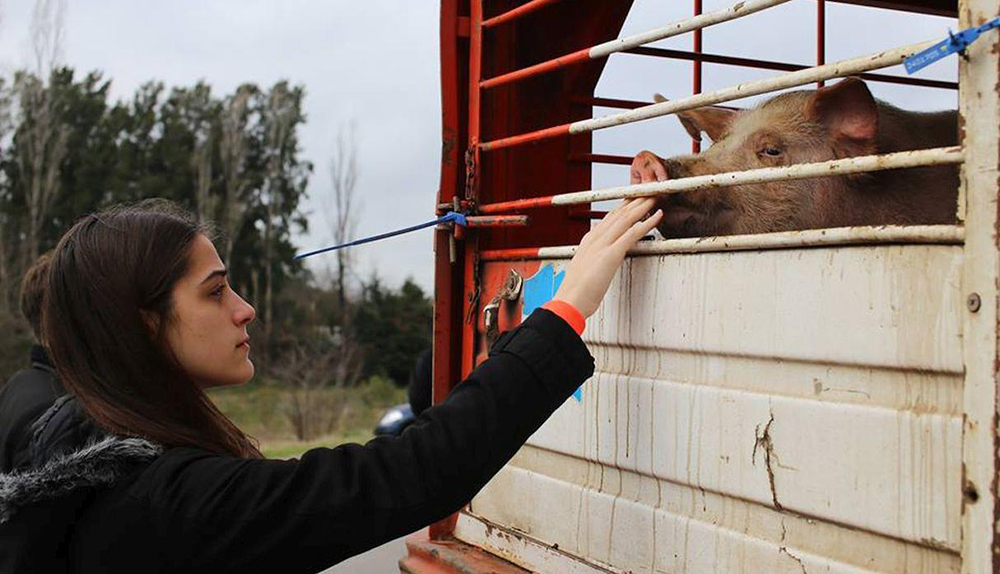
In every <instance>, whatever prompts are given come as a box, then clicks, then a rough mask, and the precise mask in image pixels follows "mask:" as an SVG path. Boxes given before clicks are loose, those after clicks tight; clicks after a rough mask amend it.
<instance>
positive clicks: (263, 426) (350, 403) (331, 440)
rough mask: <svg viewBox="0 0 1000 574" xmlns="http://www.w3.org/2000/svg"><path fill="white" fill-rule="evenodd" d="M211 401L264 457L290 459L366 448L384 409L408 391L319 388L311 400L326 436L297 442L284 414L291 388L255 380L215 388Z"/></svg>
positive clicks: (380, 386) (381, 383)
mask: <svg viewBox="0 0 1000 574" xmlns="http://www.w3.org/2000/svg"><path fill="white" fill-rule="evenodd" d="M209 396H211V397H212V400H213V401H214V402H215V404H216V405H217V406H218V407H219V409H220V410H221V411H222V412H223V413H225V415H226V416H228V417H229V418H230V420H232V421H233V422H234V423H236V425H237V426H238V427H240V428H241V429H243V431H244V432H246V433H247V434H249V435H250V436H252V437H254V438H256V439H257V440H259V441H260V446H261V451H262V452H263V453H264V455H265V456H267V457H268V458H294V457H298V456H300V455H301V454H302V453H304V452H305V451H307V450H309V449H311V448H317V447H332V446H336V445H338V444H343V443H347V442H358V443H364V442H366V441H367V440H368V439H370V438H371V437H372V430H373V429H374V428H375V424H376V423H377V422H378V419H379V417H381V416H382V413H383V412H385V410H386V409H387V408H389V407H391V406H393V405H397V404H399V403H403V402H406V390H405V389H400V388H397V387H395V386H394V385H393V384H392V382H391V381H389V380H388V379H385V378H381V377H372V378H371V379H369V380H368V381H365V382H363V383H361V384H359V385H358V386H356V387H352V388H325V389H318V390H316V391H315V394H314V395H312V397H311V400H312V401H313V404H316V405H318V406H319V413H318V416H322V417H323V424H322V425H320V426H322V427H323V428H324V431H325V432H322V433H319V434H320V436H318V437H315V438H310V439H309V440H299V439H298V438H297V437H296V435H295V428H294V426H293V424H292V420H291V417H290V416H289V414H288V413H289V411H290V406H291V405H292V401H293V399H294V391H293V390H292V389H291V388H289V387H286V386H284V385H281V384H280V383H277V382H274V381H267V380H261V379H258V380H256V381H254V382H253V383H249V384H247V385H243V386H240V387H235V388H221V389H213V390H211V391H209Z"/></svg>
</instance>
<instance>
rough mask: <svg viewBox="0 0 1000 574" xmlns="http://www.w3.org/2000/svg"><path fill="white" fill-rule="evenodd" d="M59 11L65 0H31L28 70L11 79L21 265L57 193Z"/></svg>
mask: <svg viewBox="0 0 1000 574" xmlns="http://www.w3.org/2000/svg"><path fill="white" fill-rule="evenodd" d="M65 12H66V3H65V0H36V2H35V10H34V13H33V16H32V21H31V40H32V48H33V52H34V56H35V70H34V74H26V73H22V74H19V75H18V77H17V80H16V82H15V84H16V85H15V90H16V92H17V97H18V103H19V108H20V113H21V118H20V123H21V125H22V126H23V132H22V134H21V136H20V137H21V141H22V145H19V146H18V149H19V151H20V153H19V157H18V163H19V167H20V170H21V173H22V176H23V182H24V183H23V185H24V189H23V191H24V196H25V203H26V204H27V212H28V213H27V222H26V223H27V225H26V227H27V230H26V232H27V233H26V241H25V243H24V251H23V257H24V260H23V265H25V266H26V265H28V264H30V262H31V261H34V260H35V259H36V258H37V257H38V251H39V243H40V241H41V227H42V224H43V223H44V222H45V220H46V218H47V216H48V214H49V212H50V211H51V209H52V206H53V204H54V203H55V200H56V197H57V195H58V193H59V168H60V165H61V164H62V161H63V158H65V156H66V145H67V143H68V141H69V126H67V125H66V124H65V122H64V121H63V119H62V118H61V117H60V116H61V109H60V107H61V102H59V101H58V95H57V90H56V87H55V86H54V85H53V83H52V78H53V71H54V70H55V68H56V66H57V63H58V60H59V58H60V56H61V53H62V43H63V36H64V30H65ZM46 84H48V85H46Z"/></svg>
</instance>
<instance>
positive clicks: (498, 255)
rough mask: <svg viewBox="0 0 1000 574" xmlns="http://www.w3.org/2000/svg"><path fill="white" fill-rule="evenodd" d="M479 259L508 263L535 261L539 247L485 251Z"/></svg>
mask: <svg viewBox="0 0 1000 574" xmlns="http://www.w3.org/2000/svg"><path fill="white" fill-rule="evenodd" d="M479 257H480V259H481V260H482V261H506V260H510V259H533V258H535V257H538V248H537V247H522V248H519V249H484V250H483V251H482V252H480V254H479Z"/></svg>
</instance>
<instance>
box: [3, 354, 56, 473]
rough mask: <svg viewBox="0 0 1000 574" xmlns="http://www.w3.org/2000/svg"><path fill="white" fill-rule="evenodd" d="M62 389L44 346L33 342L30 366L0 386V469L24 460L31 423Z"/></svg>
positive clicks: (7, 469)
mask: <svg viewBox="0 0 1000 574" xmlns="http://www.w3.org/2000/svg"><path fill="white" fill-rule="evenodd" d="M63 392H64V391H63V388H62V385H61V384H60V383H59V380H58V379H57V378H56V374H55V369H54V368H53V367H52V363H51V362H50V361H49V356H48V354H47V353H46V352H45V349H44V348H43V347H40V346H38V345H35V346H33V347H32V348H31V366H30V367H28V368H27V369H23V370H21V371H18V372H17V373H15V374H14V376H12V377H11V378H10V379H8V380H7V382H6V384H4V386H3V387H2V388H0V472H9V471H10V470H12V469H14V468H17V467H20V466H22V465H23V464H25V463H26V462H27V461H28V457H29V454H28V446H29V439H30V436H29V430H30V426H31V423H33V422H34V421H35V420H36V419H38V417H39V416H41V414H42V413H44V412H45V411H46V410H47V409H48V408H49V407H51V406H52V403H54V402H55V400H56V397H58V396H59V395H62V394H63Z"/></svg>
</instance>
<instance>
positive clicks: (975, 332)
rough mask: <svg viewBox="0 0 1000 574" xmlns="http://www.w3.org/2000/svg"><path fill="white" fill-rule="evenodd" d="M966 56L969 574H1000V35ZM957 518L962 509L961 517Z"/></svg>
mask: <svg viewBox="0 0 1000 574" xmlns="http://www.w3.org/2000/svg"><path fill="white" fill-rule="evenodd" d="M958 5H959V14H960V18H959V28H960V29H964V28H968V27H971V26H978V25H981V24H983V23H984V22H986V21H988V20H990V19H992V18H994V17H995V16H996V15H997V14H998V13H1000V0H960V1H959V3H958ZM966 54H967V57H966V58H959V64H958V77H959V83H960V84H961V86H962V89H961V90H959V118H960V119H959V126H960V127H959V129H960V130H961V132H960V133H961V142H962V145H963V146H964V149H965V164H964V165H963V166H962V172H961V176H960V178H959V181H960V184H959V205H958V214H959V219H961V220H964V221H965V229H966V241H965V249H964V251H963V255H962V282H961V289H962V294H963V296H964V297H963V298H965V299H966V308H964V309H955V311H954V312H955V313H962V319H963V321H962V339H961V344H962V356H963V362H964V364H965V380H964V382H963V385H962V393H963V406H962V419H961V420H962V509H961V516H962V518H961V520H962V536H961V540H962V572H963V573H965V574H974V573H980V572H997V571H998V570H1000V540H998V536H997V525H998V518H1000V516H998V515H1000V504H998V500H997V498H998V492H997V489H998V484H997V478H998V473H1000V456H998V451H997V448H998V443H1000V439H998V436H997V432H998V428H997V421H998V419H1000V408H998V404H997V401H998V398H1000V393H998V384H1000V354H998V349H997V342H998V338H1000V326H998V321H1000V290H998V282H1000V244H998V241H1000V240H998V237H997V229H998V226H1000V213H998V211H997V203H998V200H1000V181H998V180H1000V141H998V140H1000V92H998V90H997V86H998V85H1000V34H997V33H990V34H989V35H987V36H983V37H982V38H980V39H979V41H977V42H975V43H974V44H972V45H971V46H969V48H968V51H967V52H966ZM956 512H957V511H956Z"/></svg>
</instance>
